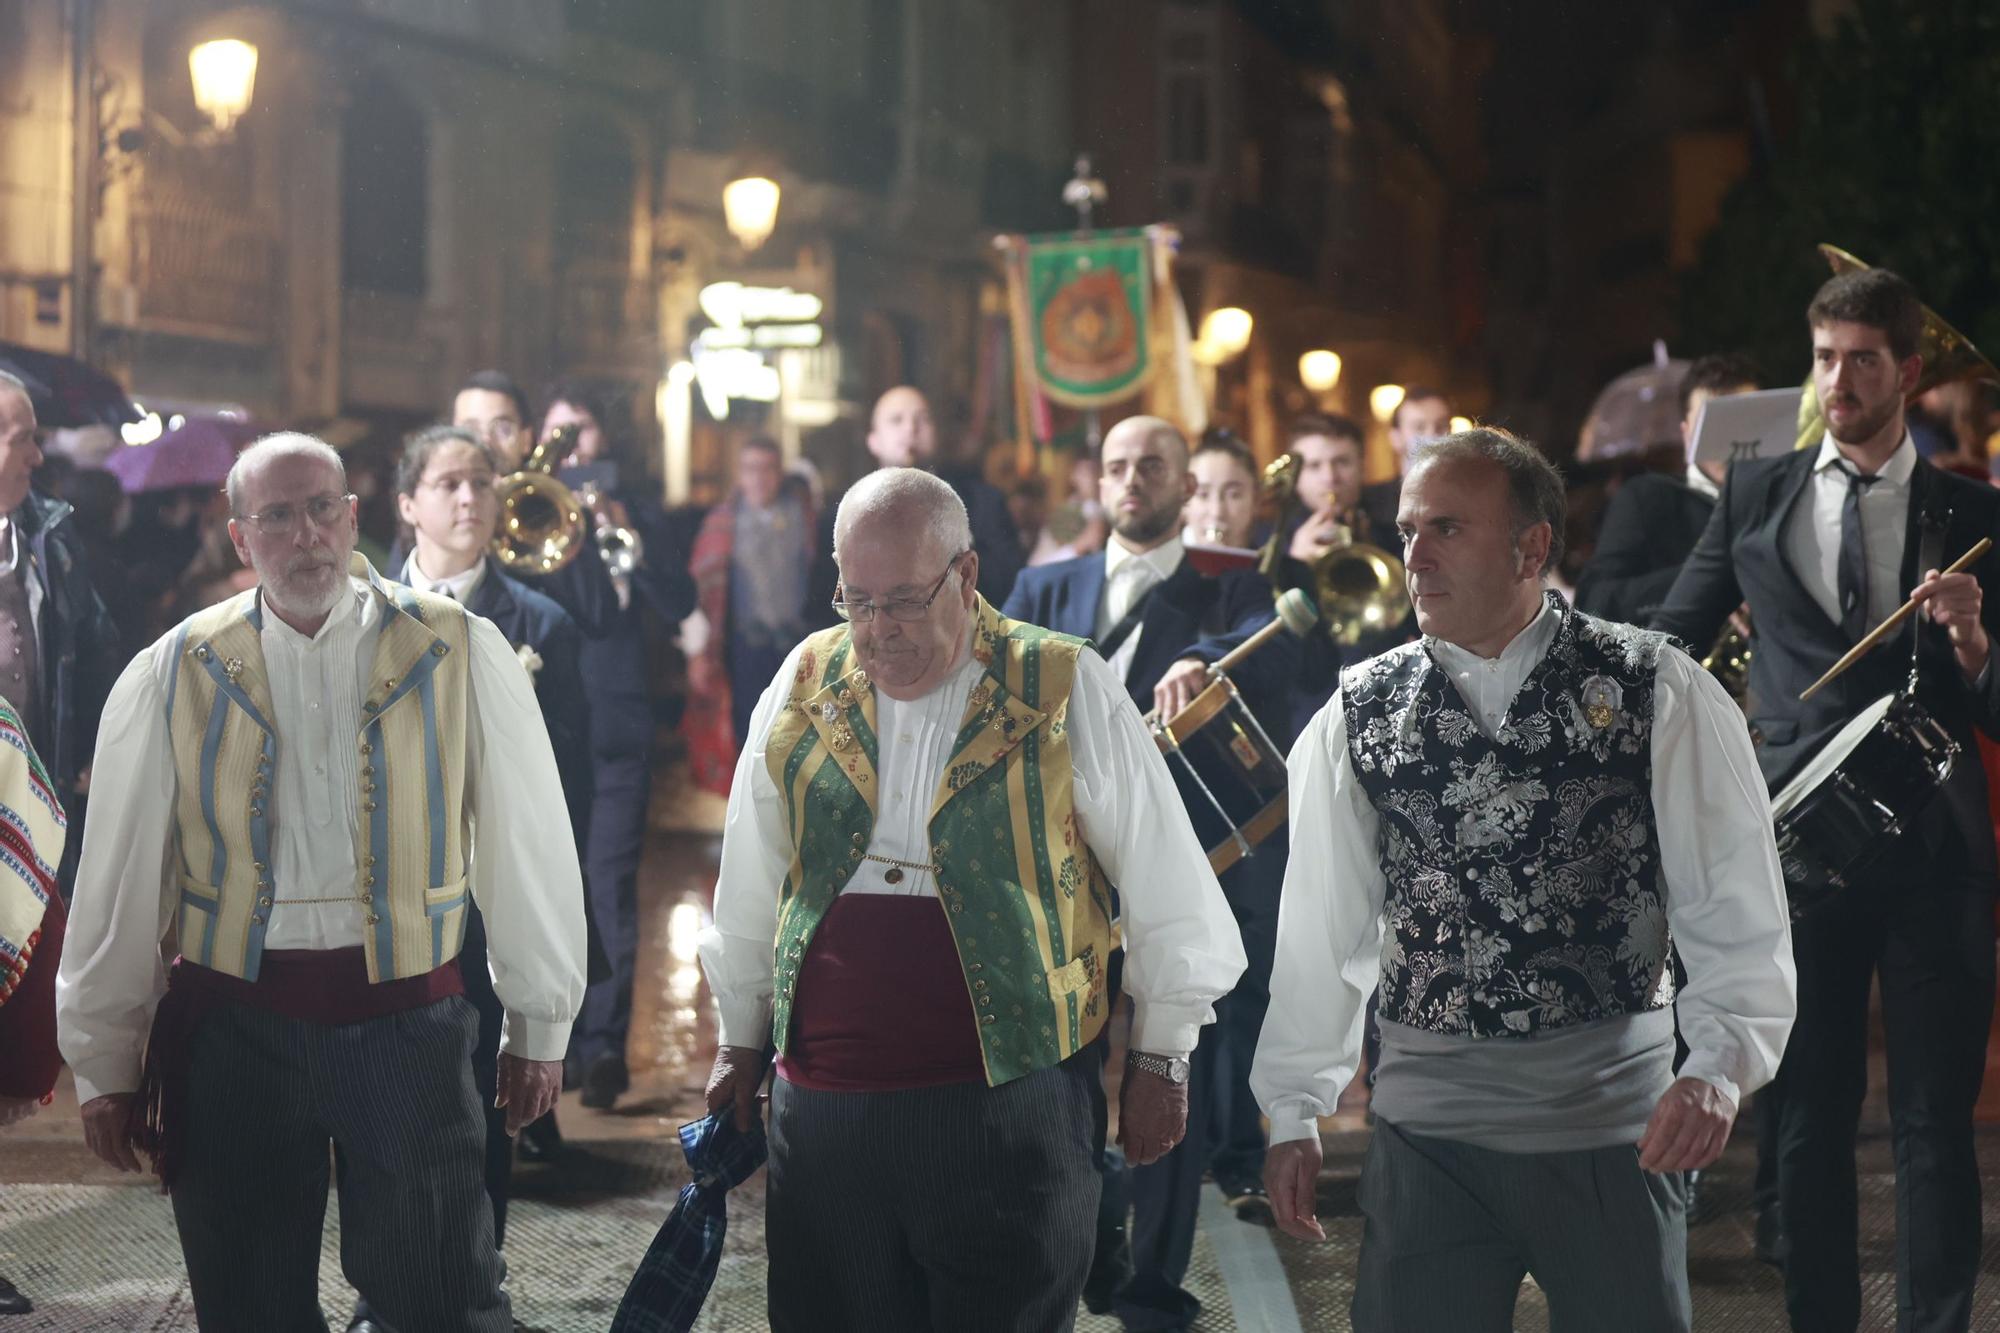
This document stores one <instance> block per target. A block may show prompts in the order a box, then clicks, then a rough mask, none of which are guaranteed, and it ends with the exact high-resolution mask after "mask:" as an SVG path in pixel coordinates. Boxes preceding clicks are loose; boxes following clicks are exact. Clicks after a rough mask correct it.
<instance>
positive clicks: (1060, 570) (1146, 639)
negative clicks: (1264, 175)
mask: <svg viewBox="0 0 2000 1333" xmlns="http://www.w3.org/2000/svg"><path fill="white" fill-rule="evenodd" d="M1102 462H1103V467H1102V476H1101V480H1100V481H1099V483H1098V495H1099V498H1100V500H1101V501H1102V502H1103V505H1104V510H1105V513H1106V514H1107V515H1108V516H1109V517H1110V520H1111V536H1110V540H1109V541H1108V543H1107V544H1106V547H1105V549H1104V551H1102V552H1101V553H1099V554H1096V555H1088V556H1082V557H1079V558H1077V559H1074V560H1067V561H1061V562H1058V563H1055V564H1049V565H1039V566H1034V567H1031V568H1028V569H1024V570H1023V571H1021V575H1020V577H1019V578H1018V579H1017V580H1016V582H1015V584H1014V592H1013V595H1012V596H1011V597H1009V598H1008V599H1007V605H1006V607H1005V611H1004V614H1006V615H1008V616H1010V617H1012V618H1014V619H1017V620H1026V621H1029V622H1031V623H1034V624H1037V625H1045V626H1047V627H1048V628H1050V629H1055V630H1060V631H1062V632H1064V633H1069V634H1077V635H1083V636H1087V637H1089V638H1091V639H1092V640H1093V641H1094V642H1095V643H1096V645H1097V648H1098V651H1099V652H1101V653H1102V654H1103V655H1104V657H1105V659H1106V660H1107V661H1108V662H1109V663H1110V664H1111V667H1112V670H1113V671H1115V672H1116V673H1117V674H1118V676H1119V678H1120V679H1121V680H1123V681H1124V682H1125V687H1126V689H1127V691H1128V692H1129V693H1130V694H1131V696H1132V702H1133V703H1134V704H1136V705H1137V706H1138V707H1139V708H1140V709H1141V710H1142V711H1147V710H1152V711H1156V712H1157V713H1158V715H1159V716H1160V717H1162V718H1170V717H1172V716H1174V715H1175V714H1176V713H1178V712H1180V711H1181V709H1183V708H1185V707H1186V706H1187V704H1188V703H1189V702H1191V701H1192V700H1193V699H1194V697H1195V696H1196V695H1197V694H1199V693H1200V692H1201V690H1202V689H1203V688H1204V687H1205V686H1206V685H1207V684H1208V681H1209V674H1208V665H1209V663H1211V662H1214V661H1216V660H1218V659H1219V658H1221V657H1222V656H1223V655H1224V654H1225V653H1227V652H1228V651H1229V650H1230V649H1232V648H1234V647H1236V646H1237V645H1238V644H1240V643H1242V642H1243V640H1245V639H1247V638H1248V637H1250V635H1251V634H1253V633H1254V632H1256V631H1257V630H1258V629H1260V628H1262V627H1263V626H1264V625H1267V624H1269V623H1270V621H1271V619H1272V617H1273V614H1274V613H1273V609H1272V597H1271V589H1270V585H1269V584H1268V583H1266V582H1265V581H1264V580H1263V579H1262V578H1261V577H1259V576H1258V575H1256V574H1255V573H1251V572H1247V571H1246V572H1240V573H1226V574H1223V575H1221V576H1219V577H1213V578H1211V577H1207V576H1204V575H1203V574H1202V573H1200V572H1199V571H1198V570H1196V569H1195V567H1194V566H1193V565H1192V564H1191V563H1189V561H1188V560H1187V558H1186V552H1185V551H1184V550H1183V549H1182V545H1181V535H1180V517H1181V510H1182V507H1183V506H1184V505H1185V504H1186V503H1187V501H1188V498H1189V497H1190V496H1191V495H1193V494H1194V491H1195V485H1196V482H1195V478H1194V476H1193V475H1192V474H1191V473H1190V471H1189V465H1188V446H1187V442H1186V440H1185V439H1184V438H1183V437H1182V436H1181V433H1180V431H1179V430H1177V429H1176V428H1175V427H1174V426H1173V425H1172V424H1171V423H1169V422H1166V421H1163V420H1161V419H1160V418H1158V417H1128V418H1126V419H1125V420H1123V421H1121V422H1119V423H1118V424H1117V425H1115V426H1113V427H1112V428H1111V430H1110V432H1109V433H1108V434H1107V435H1106V436H1105V438H1104V446H1103V451H1102ZM1298 653H1299V650H1298V641H1297V640H1296V639H1293V638H1291V637H1290V636H1289V635H1279V636H1278V637H1277V638H1276V639H1273V640H1272V641H1270V642H1269V643H1268V644H1267V646H1265V647H1263V648H1260V649H1258V650H1257V651H1256V652H1255V653H1253V654H1252V655H1250V656H1249V657H1247V658H1245V659H1244V661H1243V664H1242V666H1241V668H1240V669H1236V670H1232V672H1231V673H1230V674H1231V677H1232V679H1233V680H1234V682H1235V684H1236V685H1237V687H1238V688H1239V689H1240V690H1241V692H1242V693H1243V695H1244V697H1245V698H1246V699H1247V700H1248V701H1249V704H1250V706H1251V707H1252V708H1253V709H1254V710H1255V711H1256V712H1257V714H1258V716H1259V717H1260V718H1261V719H1263V721H1264V725H1265V726H1266V727H1267V728H1269V729H1270V730H1271V732H1272V734H1273V735H1274V736H1276V737H1277V739H1278V741H1279V743H1281V744H1282V743H1284V741H1285V740H1286V739H1288V738H1287V737H1286V736H1285V735H1284V733H1283V732H1282V731H1280V730H1279V727H1278V726H1277V725H1274V724H1275V723H1278V722H1279V720H1280V719H1282V718H1283V717H1284V716H1285V713H1286V710H1287V706H1288V701H1287V692H1288V690H1289V688H1290V682H1291V681H1292V679H1293V678H1294V677H1295V675H1296V672H1297V668H1298V660H1299V655H1298ZM1176 777H1177V778H1178V779H1180V780H1181V784H1182V797H1183V801H1184V803H1185V804H1186V805H1187V808H1188V813H1189V816H1190V818H1191V819H1192V820H1193V822H1194V826H1195V832H1196V833H1197V834H1199V835H1200V837H1201V840H1202V845H1203V846H1206V847H1213V846H1215V845H1216V844H1217V843H1219V842H1222V841H1224V840H1225V839H1226V838H1227V837H1228V836H1229V834H1230V832H1231V830H1230V829H1229V827H1228V826H1227V825H1226V824H1223V823H1222V822H1221V821H1220V820H1219V818H1218V817H1217V816H1216V814H1215V813H1214V810H1213V809H1212V807H1210V806H1209V804H1208V802H1207V801H1206V799H1205V798H1204V797H1202V796H1201V795H1200V793H1199V791H1198V790H1194V789H1193V788H1192V784H1191V783H1189V782H1188V781H1187V779H1186V776H1185V774H1182V773H1180V772H1178V771H1177V772H1176ZM1221 878H1222V888H1223V892H1224V893H1225V894H1226V895H1227V896H1228V898H1229V905H1230V908H1231V910H1232V911H1233V912H1234V913H1235V916H1236V921H1237V925H1238V927H1239V928H1240V929H1241V931H1242V934H1243V947H1244V952H1245V953H1246V954H1247V955H1248V956H1249V960H1250V965H1249V969H1248V970H1247V971H1246V972H1244V974H1243V977H1242V979H1241V980H1240V981H1239V982H1237V985H1236V989H1235V990H1233V991H1231V992H1230V993H1229V995H1228V996H1226V997H1224V999H1223V1000H1222V1001H1220V1002H1219V1003H1218V1004H1217V1005H1216V1021H1215V1023H1214V1024H1213V1025H1212V1026H1210V1027H1208V1028H1206V1029H1204V1030H1203V1033H1202V1039H1201V1044H1200V1045H1199V1046H1198V1047H1197V1048H1196V1050H1195V1053H1194V1057H1193V1059H1192V1061H1191V1066H1192V1068H1191V1071H1190V1078H1191V1087H1190V1095H1189V1099H1188V1100H1189V1105H1190V1108H1191V1109H1190V1113H1189V1121H1188V1133H1187V1137H1186V1138H1185V1139H1184V1140H1183V1141H1182V1146H1181V1147H1179V1148H1177V1149H1175V1150H1174V1151H1173V1152H1172V1153H1170V1154H1168V1155H1167V1157H1166V1158H1165V1159H1164V1160H1162V1161H1161V1162H1159V1163H1157V1164H1155V1165H1153V1166H1149V1167H1141V1168H1137V1169H1135V1170H1134V1171H1133V1172H1132V1175H1131V1181H1130V1185H1131V1194H1132V1203H1133V1208H1134V1215H1135V1220H1134V1223H1133V1232H1132V1236H1131V1246H1132V1264H1133V1269H1134V1273H1133V1277H1132V1280H1131V1281H1130V1282H1129V1283H1128V1284H1127V1285H1126V1286H1125V1288H1124V1290H1123V1291H1121V1292H1120V1293H1119V1295H1118V1297H1117V1300H1116V1309H1117V1313H1118V1314H1119V1316H1120V1318H1121V1319H1122V1320H1123V1321H1124V1323H1125V1326H1126V1327H1127V1328H1130V1329H1153V1328H1182V1327H1186V1326H1187V1324H1188V1322H1190V1321H1191V1320H1192V1319H1193V1317H1194V1313H1195V1312H1196V1311H1197V1310H1198V1309H1199V1308H1200V1306H1199V1303H1198V1302H1197V1301H1196V1300H1195V1298H1194V1297H1193V1296H1192V1295H1191V1294H1189V1293H1188V1292H1187V1291H1186V1290H1185V1289H1184V1288H1183V1287H1182V1285H1181V1279H1182V1278H1183V1277H1184V1276H1185V1274H1186V1271H1187V1264H1188V1255H1189V1247H1190V1245H1191V1244H1192V1241H1193V1236H1194V1225H1195V1212H1196V1209H1197V1206H1198V1204H1199V1200H1200V1190H1201V1179H1202V1173H1203V1172H1204V1171H1205V1170H1210V1169H1212V1170H1213V1172H1214V1175H1215V1181H1216V1185H1217V1186H1218V1187H1219V1188H1220V1189H1221V1191H1222V1193H1223V1196H1224V1197H1225V1198H1226V1199H1228V1200H1229V1201H1230V1202H1231V1204H1232V1206H1234V1207H1236V1208H1237V1209H1238V1210H1239V1212H1244V1213H1246V1214H1250V1215H1255V1214H1256V1213H1257V1212H1259V1211H1260V1210H1263V1209H1265V1207H1266V1204H1265V1199H1264V1190H1263V1185H1262V1183H1261V1179H1260V1177H1261V1174H1262V1170H1263V1157H1264V1136H1263V1129H1262V1126H1261V1124H1260V1122H1259V1120H1258V1113H1257V1106H1256V1103H1255V1101H1254V1100H1252V1098H1251V1096H1250V1091H1249V1072H1250V1070H1249V1065H1250V1056H1251V1053H1252V1051H1253V1050H1254V1048H1255V1046H1256V1041H1257V1031H1258V1029H1259V1027H1260V1026H1261V1025H1262V1023H1263V1019H1264V1008H1265V1005H1266V1004H1267V1003H1268V999H1269V989H1268V986H1269V980H1270V974H1271V954H1272V950H1273V948H1274V947H1275V943H1276V930H1277V907H1278V890H1279V886H1280V885H1281V884H1282V882H1283V878H1284V846H1283V842H1282V840H1281V839H1276V838H1274V839H1272V840H1271V841H1270V843H1269V844H1267V845H1266V846H1263V847H1260V848H1259V849H1258V854H1257V855H1255V856H1252V857H1249V858H1246V859H1244V860H1242V861H1239V862H1237V863H1236V864H1235V865H1234V866H1232V867H1231V868H1230V869H1228V870H1227V871H1225V872H1224V873H1223V875H1222V877H1221ZM1211 1089H1213V1090H1211ZM1209 1144H1213V1145H1215V1151H1214V1153H1213V1155H1212V1156H1211V1155H1210V1154H1209V1153H1208V1152H1207V1151H1206V1149H1205V1145H1209ZM1122 1183H1123V1182H1120V1181H1118V1180H1117V1179H1115V1178H1113V1179H1111V1180H1109V1181H1107V1189H1106V1199H1107V1212H1106V1215H1105V1217H1104V1227H1103V1229H1102V1230H1101V1231H1100V1235H1099V1253H1098V1265H1097V1267H1096V1268H1095V1269H1094V1270H1093V1272H1092V1282H1091V1285H1090V1286H1089V1287H1087V1288H1086V1289H1085V1293H1084V1294H1085V1299H1086V1301H1087V1302H1088V1303H1089V1304H1090V1307H1091V1308H1092V1309H1093V1310H1098V1311H1100V1312H1101V1311H1103V1310H1104V1309H1106V1308H1107V1296H1108V1290H1107V1289H1108V1287H1109V1286H1110V1285H1111V1284H1112V1283H1113V1282H1114V1281H1115V1279H1116V1277H1117V1276H1118V1272H1119V1270H1120V1269H1121V1268H1122V1267H1123V1265H1122V1264H1121V1263H1120V1262H1119V1260H1120V1255H1121V1251H1122V1245H1121V1242H1122V1239H1123V1237H1122V1234H1121V1233H1122V1229H1123V1225H1124V1208H1123V1195H1122V1193H1121V1192H1120V1185H1121V1184H1122ZM1265 1215H1266V1216H1268V1213H1266V1214H1265Z"/></svg>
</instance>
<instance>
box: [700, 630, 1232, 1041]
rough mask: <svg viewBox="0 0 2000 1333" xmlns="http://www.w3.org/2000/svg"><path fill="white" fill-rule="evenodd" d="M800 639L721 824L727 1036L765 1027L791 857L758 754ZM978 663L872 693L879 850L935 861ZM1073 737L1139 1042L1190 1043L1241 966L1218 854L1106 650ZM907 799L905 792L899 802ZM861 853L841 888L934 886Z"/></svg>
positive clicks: (776, 797)
mask: <svg viewBox="0 0 2000 1333" xmlns="http://www.w3.org/2000/svg"><path fill="white" fill-rule="evenodd" d="M803 649H804V645H803V644H802V645H800V646H799V647H797V648H794V649H793V650H792V652H791V654H790V656H788V657H787V658H786V659H785V664H784V666H783V667H781V668H780V669H779V671H778V674H777V677H776V678H775V679H774V680H773V681H772V683H771V685H770V686H769V687H768V688H767V689H766V690H765V691H764V694H763V697H762V698H761V699H759V700H758V701H757V709H756V712H755V713H754V714H753V715H752V716H751V719H750V734H749V739H748V741H747V743H746V744H745V745H744V747H743V753H742V755H741V757H740V758H739V759H738V760H737V763H736V779H735V783H734V785H733V786H732V787H731V788H730V791H729V809H728V813H727V815H726V817H725V821H724V826H723V843H722V868H721V873H720V875H719V877H718V878H717V880H716V885H715V923H714V924H713V925H712V926H710V927H709V928H708V929H706V930H704V931H703V932H702V935H701V943H700V948H701V961H702V967H703V970H704V971H705V972H706V973H707V974H708V982H709V985H710V987H711V988H712V989H713V990H714V991H715V1002H716V1009H717V1011H718V1013H719V1015H720V1019H721V1035H720V1040H721V1042H722V1044H724V1045H725V1046H750V1047H761V1046H762V1045H763V1044H764V1042H765V1040H766V1039H767V1037H768V1036H769V1034H770V1030H771V987H772V949H773V944H774V941H775V940H776V938H777V927H778V890H779V887H780V886H781V885H782V884H783V883H784V879H785V874H786V872H787V871H788V870H789V869H790V867H791V863H792V840H791V833H790V827H789V821H788V819H787V817H786V812H785V800H784V797H783V796H782V795H781V794H780V793H779V791H778V788H777V784H776V783H775V782H773V781H772V780H771V770H770V767H769V766H768V765H767V764H766V762H765V758H764V747H765V743H766V741H767V740H768V739H769V737H770V733H771V723H772V720H773V718H774V716H775V714H776V712H777V710H778V708H779V706H780V705H781V704H782V703H783V701H784V699H785V697H786V695H787V694H788V692H789V690H790V687H791V681H792V674H793V672H794V671H795V670H796V669H797V667H798V659H799V654H800V653H801V652H802V651H803ZM982 674H984V668H982V667H981V666H980V664H979V662H978V661H977V660H976V659H974V658H972V656H971V654H970V652H968V653H967V660H966V662H965V664H964V665H962V666H960V667H959V668H958V669H957V670H955V671H954V672H952V674H951V675H950V676H948V677H946V678H945V680H944V682H943V683H942V684H940V685H939V686H938V687H937V688H936V689H935V690H932V691H931V692H930V693H929V694H927V695H925V696H924V697H923V698H922V699H918V700H914V701H912V702H909V703H898V702H897V701H896V700H893V699H890V698H889V697H888V696H887V695H885V694H883V693H882V692H881V691H880V690H877V691H876V692H875V703H876V709H877V712H876V721H877V728H876V745H877V751H876V753H877V768H878V770H879V772H880V774H881V781H880V783H879V784H878V789H879V790H880V791H881V792H882V793H883V798H882V808H881V809H880V810H878V811H877V815H876V820H875V829H874V835H873V837H872V839H871V840H870V842H869V844H868V853H869V855H872V856H888V857H894V858H896V859H897V860H902V861H915V862H921V863H929V862H930V860H931V849H930V834H929V832H928V829H927V828H926V824H927V822H928V819H929V816H930V808H931V804H932V801H933V798H934V797H935V795H936V793H937V791H938V787H939V781H940V779H941V776H942V774H943V771H944V765H945V763H946V761H947V760H948V759H949V758H950V755H951V746H952V741H953V739H954V738H955V736H956V734H957V730H958V724H959V721H960V720H961V719H962V718H963V716H964V713H965V705H966V700H967V698H968V697H969V696H970V695H971V693H972V690H973V687H974V686H975V685H976V684H977V683H978V680H979V678H980V676H981V675H982ZM1068 740H1069V748H1070V759H1071V763H1072V766H1073V769H1074V773H1075V787H1074V792H1075V799H1076V811H1077V819H1078V822H1079V824H1080V825H1081V827H1082V830H1083V837H1084V841H1085V842H1086V843H1088V844H1089V846H1090V849H1091V851H1092V852H1093V853H1095V854H1096V856H1097V860H1098V864H1100V865H1101V866H1103V867H1104V872H1105V874H1106V875H1108V876H1109V877H1110V879H1111V882H1112V883H1113V884H1115V885H1116V886H1117V887H1118V893H1119V902H1120V906H1121V908H1122V910H1123V918H1122V920H1121V923H1120V924H1121V928H1122V931H1123V934H1124V942H1125V989H1126V991H1127V992H1129V993H1130V994H1131V996H1132V1004H1133V1020H1132V1047H1133V1049H1135V1050H1141V1051H1150V1052H1154V1053H1156V1054H1161V1055H1185V1054H1186V1053H1187V1052H1189V1051H1191V1050H1193V1049H1194V1044H1195V1039H1196V1037H1198V1036H1199V1035H1200V1032H1201V1026H1202V1024H1204V1023H1207V1022H1209V1021H1210V1020H1211V1019H1213V1018H1214V1016H1215V1014H1214V1009H1213V1005H1214V1003H1215V1001H1216V1000H1217V999H1219V998H1221V997H1222V996H1223V995H1225V994H1227V993H1228V991H1229V988H1230V987H1231V986H1233V985H1235V984H1236V978H1237V977H1238V976H1239V975H1241V973H1242V971H1243V968H1244V965H1245V959H1244V954H1243V944H1242V939H1241V936H1240V935H1239V933H1238V931H1237V928H1236V921H1235V918H1234V917H1233V916H1231V914H1230V911H1229V903H1228V901H1227V900H1226V899H1225V898H1224V897H1223V896H1222V888H1221V886H1220V885H1219V884H1217V883H1216V880H1215V872H1214V871H1212V870H1210V869H1209V866H1208V857H1207V855H1206V854H1205V853H1204V852H1203V851H1202V848H1201V844H1200V842H1199V841H1197V839H1196V838H1195V836H1194V829H1193V828H1192V827H1191V826H1190V825H1189V824H1188V822H1187V816H1186V815H1185V814H1184V813H1183V812H1182V809H1181V801H1180V795H1179V793H1178V792H1177V791H1176V790H1175V788H1174V781H1173V778H1172V776H1171V775H1170V774H1169V773H1168V772H1167V765H1166V761H1165V760H1164V759H1163V758H1161V756H1160V750H1159V746H1158V745H1157V744H1155V743H1154V741H1153V738H1152V737H1151V736H1149V735H1147V734H1146V728H1145V724H1144V723H1143V722H1141V721H1140V720H1139V713H1138V710H1137V709H1135V708H1133V707H1132V704H1131V701H1130V699H1129V698H1128V697H1127V696H1126V693H1125V689H1124V687H1123V686H1122V685H1120V684H1119V683H1118V680H1117V678H1116V677H1114V676H1113V675H1112V674H1111V670H1110V668H1109V667H1107V666H1106V665H1105V664H1104V662H1103V660H1102V659H1100V658H1099V657H1098V656H1097V654H1096V653H1081V654H1079V655H1078V657H1077V669H1076V676H1075V679H1074V682H1073V683H1072V685H1071V687H1070V697H1069V734H1068ZM899 798H900V799H899ZM888 869H889V867H888V866H886V865H883V864H882V863H880V862H877V861H871V860H863V861H862V862H861V863H860V865H859V866H858V867H857V868H856V870H855V871H854V874H853V876H852V878H850V879H849V880H848V882H847V884H846V886H845V887H844V888H843V889H842V890H841V891H842V892H843V893H884V892H901V893H910V894H915V893H925V894H930V893H935V892H936V889H935V886H934V884H933V883H932V879H931V876H930V875H929V874H928V873H927V872H926V873H923V874H920V875H918V874H911V873H910V872H909V871H907V870H906V871H905V872H904V878H903V880H902V882H901V883H900V884H897V885H895V886H894V887H893V888H892V887H891V886H889V885H888V884H887V883H886V879H885V873H886V872H887V871H888Z"/></svg>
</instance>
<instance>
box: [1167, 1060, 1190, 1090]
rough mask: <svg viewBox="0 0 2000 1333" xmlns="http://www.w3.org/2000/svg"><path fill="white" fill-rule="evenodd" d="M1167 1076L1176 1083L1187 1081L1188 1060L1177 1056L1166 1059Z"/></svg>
mask: <svg viewBox="0 0 2000 1333" xmlns="http://www.w3.org/2000/svg"><path fill="white" fill-rule="evenodd" d="M1167 1077H1168V1078H1170V1079H1172V1080H1173V1081H1174V1082H1176V1083H1185V1082H1187V1081H1188V1062H1187V1061H1186V1060H1183V1059H1182V1058H1181V1057H1179V1056H1174V1057H1173V1058H1172V1059H1170V1060H1168V1061H1167Z"/></svg>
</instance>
